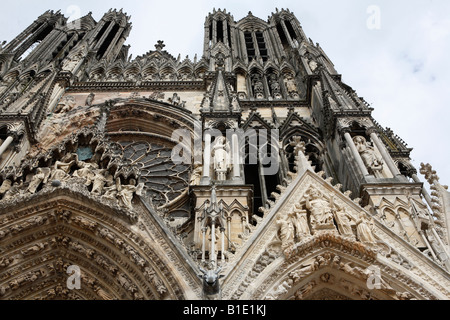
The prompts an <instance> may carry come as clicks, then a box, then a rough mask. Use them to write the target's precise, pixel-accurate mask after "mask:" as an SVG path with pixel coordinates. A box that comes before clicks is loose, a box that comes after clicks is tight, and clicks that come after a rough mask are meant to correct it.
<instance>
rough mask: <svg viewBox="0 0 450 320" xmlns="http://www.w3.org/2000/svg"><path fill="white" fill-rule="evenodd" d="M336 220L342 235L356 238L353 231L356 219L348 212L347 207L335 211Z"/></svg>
mask: <svg viewBox="0 0 450 320" xmlns="http://www.w3.org/2000/svg"><path fill="white" fill-rule="evenodd" d="M335 219H336V223H337V225H338V228H339V232H340V234H341V235H342V236H344V237H350V238H354V233H353V230H352V222H353V224H354V221H353V220H354V217H353V216H352V215H351V214H350V213H349V212H348V209H347V208H346V207H343V208H342V209H340V210H336V211H335Z"/></svg>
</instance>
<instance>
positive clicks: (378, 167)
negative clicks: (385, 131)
mask: <svg viewBox="0 0 450 320" xmlns="http://www.w3.org/2000/svg"><path fill="white" fill-rule="evenodd" d="M353 142H354V143H355V146H356V149H357V150H358V152H359V154H360V155H361V158H362V160H363V162H364V165H365V166H366V167H367V169H368V170H369V173H371V174H373V175H375V176H376V177H381V171H382V170H383V164H384V163H383V159H382V158H381V157H380V156H379V155H378V154H377V153H376V152H375V149H374V147H372V146H371V145H370V143H368V142H367V140H366V138H364V137H362V136H356V137H354V138H353Z"/></svg>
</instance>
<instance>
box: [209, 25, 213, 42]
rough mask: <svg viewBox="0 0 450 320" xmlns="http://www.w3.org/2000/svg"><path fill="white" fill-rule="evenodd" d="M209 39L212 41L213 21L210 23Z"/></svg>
mask: <svg viewBox="0 0 450 320" xmlns="http://www.w3.org/2000/svg"><path fill="white" fill-rule="evenodd" d="M209 41H212V22H211V23H210V24H209Z"/></svg>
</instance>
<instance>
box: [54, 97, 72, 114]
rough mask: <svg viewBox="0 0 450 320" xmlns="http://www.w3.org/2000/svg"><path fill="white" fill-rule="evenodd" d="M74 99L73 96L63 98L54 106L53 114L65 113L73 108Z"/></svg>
mask: <svg viewBox="0 0 450 320" xmlns="http://www.w3.org/2000/svg"><path fill="white" fill-rule="evenodd" d="M75 103H76V102H75V98H74V97H73V96H66V97H64V98H63V99H62V100H61V102H60V103H58V105H57V106H56V108H55V110H54V111H53V112H54V113H66V112H69V111H71V110H72V109H73V108H74V107H75Z"/></svg>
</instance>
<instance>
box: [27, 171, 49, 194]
mask: <svg viewBox="0 0 450 320" xmlns="http://www.w3.org/2000/svg"><path fill="white" fill-rule="evenodd" d="M50 172H51V171H50V168H37V170H36V174H35V175H34V176H33V178H32V179H31V182H30V184H29V185H28V188H27V191H28V192H29V193H31V194H35V193H36V190H37V188H39V186H40V185H41V183H44V184H45V183H47V181H48V178H49V176H50Z"/></svg>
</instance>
